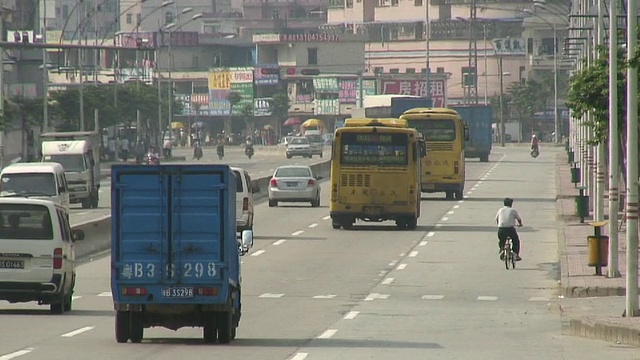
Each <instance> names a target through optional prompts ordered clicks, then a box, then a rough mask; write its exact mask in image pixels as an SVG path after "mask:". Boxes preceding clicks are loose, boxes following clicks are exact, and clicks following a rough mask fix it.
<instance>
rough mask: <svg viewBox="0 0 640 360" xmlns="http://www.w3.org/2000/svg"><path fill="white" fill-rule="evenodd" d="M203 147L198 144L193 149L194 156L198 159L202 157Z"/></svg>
mask: <svg viewBox="0 0 640 360" xmlns="http://www.w3.org/2000/svg"><path fill="white" fill-rule="evenodd" d="M202 155H203V154H202V148H201V147H200V146H196V147H195V148H194V149H193V158H194V159H196V160H200V159H201V158H202Z"/></svg>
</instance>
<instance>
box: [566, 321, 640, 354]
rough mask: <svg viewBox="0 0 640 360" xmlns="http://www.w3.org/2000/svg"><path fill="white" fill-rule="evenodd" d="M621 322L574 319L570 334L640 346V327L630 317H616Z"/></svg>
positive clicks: (570, 326) (570, 325) (571, 323)
mask: <svg viewBox="0 0 640 360" xmlns="http://www.w3.org/2000/svg"><path fill="white" fill-rule="evenodd" d="M616 320H617V321H618V322H620V324H615V323H606V320H605V321H602V320H596V319H588V318H587V319H582V320H580V319H572V320H571V321H570V322H569V335H573V336H578V337H583V338H588V339H595V340H602V341H607V342H612V343H616V344H625V345H632V346H638V347H640V329H634V328H633V327H632V326H633V325H636V326H637V324H634V323H632V321H631V319H629V318H622V319H616Z"/></svg>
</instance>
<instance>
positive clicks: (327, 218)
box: [322, 215, 331, 220]
mask: <svg viewBox="0 0 640 360" xmlns="http://www.w3.org/2000/svg"><path fill="white" fill-rule="evenodd" d="M329 219H331V216H329V215H327V216H325V217H323V218H322V220H329Z"/></svg>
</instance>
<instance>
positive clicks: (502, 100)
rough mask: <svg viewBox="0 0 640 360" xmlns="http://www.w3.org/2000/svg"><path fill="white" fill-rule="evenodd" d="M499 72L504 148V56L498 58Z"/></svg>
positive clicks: (501, 143)
mask: <svg viewBox="0 0 640 360" xmlns="http://www.w3.org/2000/svg"><path fill="white" fill-rule="evenodd" d="M498 71H499V72H500V146H502V147H504V80H503V77H504V76H503V72H502V56H500V57H499V58H498Z"/></svg>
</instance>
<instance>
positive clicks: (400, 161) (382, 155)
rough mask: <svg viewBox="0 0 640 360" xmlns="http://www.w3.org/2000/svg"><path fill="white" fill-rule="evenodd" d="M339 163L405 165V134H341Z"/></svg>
mask: <svg viewBox="0 0 640 360" xmlns="http://www.w3.org/2000/svg"><path fill="white" fill-rule="evenodd" d="M340 142H341V145H342V153H341V154H340V163H341V164H345V165H407V161H408V159H407V149H408V146H409V139H408V136H407V135H406V134H374V133H343V134H342V139H341V140H340Z"/></svg>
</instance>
